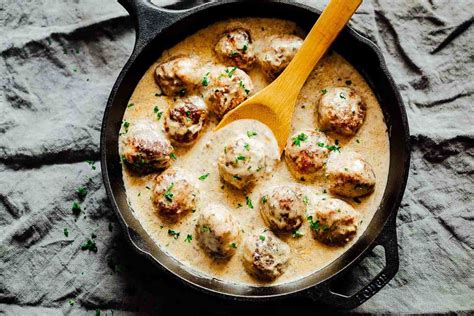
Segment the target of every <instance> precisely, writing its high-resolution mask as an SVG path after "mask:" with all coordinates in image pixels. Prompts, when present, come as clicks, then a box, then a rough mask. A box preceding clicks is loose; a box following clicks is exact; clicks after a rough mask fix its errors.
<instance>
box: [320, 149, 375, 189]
mask: <svg viewBox="0 0 474 316" xmlns="http://www.w3.org/2000/svg"><path fill="white" fill-rule="evenodd" d="M326 172H327V176H328V181H329V192H331V193H332V194H338V195H342V196H346V197H359V196H364V195H367V194H370V193H372V192H373V191H374V188H375V174H374V171H373V169H372V166H371V165H370V164H369V163H368V162H367V161H365V159H364V157H362V156H361V155H360V154H358V153H356V152H353V151H347V152H342V153H341V154H336V153H335V154H333V155H331V157H330V158H329V159H328V163H327V168H326Z"/></svg>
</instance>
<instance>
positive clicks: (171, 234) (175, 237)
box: [168, 229, 180, 240]
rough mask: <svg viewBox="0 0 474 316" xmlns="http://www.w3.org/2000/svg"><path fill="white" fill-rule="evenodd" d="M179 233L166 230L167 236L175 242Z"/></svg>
mask: <svg viewBox="0 0 474 316" xmlns="http://www.w3.org/2000/svg"><path fill="white" fill-rule="evenodd" d="M179 234H180V233H179V232H177V231H175V230H172V229H168V235H169V236H171V237H173V238H174V239H175V240H177V239H178V238H179Z"/></svg>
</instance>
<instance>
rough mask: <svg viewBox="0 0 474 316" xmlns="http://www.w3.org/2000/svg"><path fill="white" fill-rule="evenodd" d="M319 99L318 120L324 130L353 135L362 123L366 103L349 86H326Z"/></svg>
mask: <svg viewBox="0 0 474 316" xmlns="http://www.w3.org/2000/svg"><path fill="white" fill-rule="evenodd" d="M323 92H325V93H324V95H323V96H322V97H321V100H320V101H319V107H318V122H319V127H320V128H321V129H322V130H324V131H326V130H327V131H333V132H335V133H337V134H341V135H344V136H353V135H355V134H356V133H357V131H358V130H359V128H360V127H361V126H362V124H363V123H364V118H365V112H366V109H367V107H366V105H365V103H364V102H363V101H362V98H361V97H360V96H359V95H358V94H357V93H355V91H354V90H352V89H351V88H346V87H340V88H326V89H323Z"/></svg>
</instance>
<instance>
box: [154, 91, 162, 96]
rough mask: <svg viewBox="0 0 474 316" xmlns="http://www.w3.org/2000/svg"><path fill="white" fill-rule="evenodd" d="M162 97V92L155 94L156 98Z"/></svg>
mask: <svg viewBox="0 0 474 316" xmlns="http://www.w3.org/2000/svg"><path fill="white" fill-rule="evenodd" d="M162 95H163V93H162V92H160V93H155V97H161V96H162Z"/></svg>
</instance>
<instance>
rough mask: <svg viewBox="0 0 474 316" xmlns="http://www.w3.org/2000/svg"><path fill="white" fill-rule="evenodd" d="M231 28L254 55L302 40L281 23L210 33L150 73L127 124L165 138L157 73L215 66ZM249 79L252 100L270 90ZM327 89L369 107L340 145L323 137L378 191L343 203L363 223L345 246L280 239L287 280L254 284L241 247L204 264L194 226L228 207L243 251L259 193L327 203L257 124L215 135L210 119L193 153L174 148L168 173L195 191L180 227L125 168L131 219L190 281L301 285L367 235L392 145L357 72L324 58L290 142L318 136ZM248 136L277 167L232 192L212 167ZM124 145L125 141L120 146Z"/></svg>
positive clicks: (145, 183)
mask: <svg viewBox="0 0 474 316" xmlns="http://www.w3.org/2000/svg"><path fill="white" fill-rule="evenodd" d="M236 26H239V27H245V28H246V29H248V30H250V33H251V37H252V40H253V43H254V45H255V49H256V50H258V49H259V47H258V45H259V44H260V43H262V40H263V39H265V38H268V37H269V36H271V35H275V34H299V35H302V32H301V31H300V30H299V28H298V27H297V26H296V25H295V24H294V23H293V22H289V21H284V20H279V19H262V18H242V19H234V20H228V21H222V22H218V23H215V24H213V25H210V26H208V27H207V28H205V29H202V30H200V31H198V32H197V33H195V34H193V35H191V36H189V37H188V38H186V39H184V40H183V41H181V42H180V43H178V44H177V45H176V46H174V47H172V48H170V49H168V50H166V51H165V52H164V53H163V54H162V56H161V57H160V58H159V59H158V60H157V61H156V63H155V64H153V65H152V66H151V67H150V68H149V69H148V70H147V72H146V73H145V74H144V76H143V78H142V79H141V80H140V82H139V84H138V85H137V87H136V89H135V91H134V92H133V94H132V97H131V98H130V101H129V104H133V106H129V107H128V108H127V110H126V112H125V115H124V118H123V119H124V121H126V122H128V124H129V125H130V126H131V125H133V124H134V122H136V121H137V120H139V119H143V118H148V119H150V120H154V121H155V122H157V123H158V125H159V126H160V128H161V131H159V132H162V133H165V132H164V128H163V118H161V113H166V110H167V108H168V107H169V105H170V104H171V103H172V102H173V101H174V100H173V97H167V96H164V95H161V93H160V90H159V87H158V86H157V84H156V83H155V80H154V76H153V72H154V69H155V67H156V66H157V65H158V64H159V63H160V62H162V61H164V60H166V59H168V58H170V57H171V56H175V55H179V54H185V55H186V54H188V55H193V56H195V57H198V58H199V59H200V60H202V62H203V64H205V63H214V64H220V61H219V60H218V58H217V57H216V56H215V53H214V51H213V48H214V46H215V44H216V42H217V41H218V40H219V38H220V36H221V35H222V33H224V32H225V31H226V30H229V29H232V28H235V27H236ZM260 45H261V44H260ZM157 57H158V56H157ZM247 73H248V74H249V76H250V77H251V79H252V81H253V84H254V90H253V93H255V92H256V91H258V90H260V89H262V88H264V87H265V86H266V85H268V83H269V82H268V81H267V79H266V77H265V76H264V75H263V74H262V71H261V70H260V68H259V67H258V66H256V67H254V68H253V69H252V70H250V71H248V72H247ZM331 86H338V87H350V88H352V89H353V90H354V91H355V92H357V93H358V94H359V95H360V96H361V97H362V98H363V100H364V101H365V103H366V105H367V112H366V116H365V121H364V124H363V125H362V127H361V128H360V129H359V131H358V132H357V134H356V135H355V136H353V137H346V138H344V137H341V136H338V135H335V134H332V133H327V135H328V137H331V138H332V139H333V140H335V139H337V140H338V143H339V146H340V147H341V149H340V150H341V152H342V151H345V150H353V151H355V152H358V153H360V154H362V155H363V156H364V157H365V160H366V161H367V162H368V163H369V164H370V165H371V166H372V168H373V171H374V173H375V176H376V185H375V190H374V192H373V193H372V194H370V195H368V196H365V197H361V198H355V199H348V198H341V199H343V200H345V201H346V202H348V203H349V204H351V205H352V206H353V207H354V208H355V210H356V211H357V212H358V213H359V214H360V219H361V222H360V223H359V228H358V232H357V236H356V237H355V238H354V239H353V240H352V241H351V242H348V243H347V244H346V245H344V246H327V245H324V244H323V243H321V242H319V241H316V240H315V239H313V237H312V235H311V232H310V226H309V223H308V221H306V220H305V222H304V223H303V225H302V226H301V227H300V228H299V230H298V232H299V234H298V236H294V235H293V236H292V235H291V234H289V235H287V236H279V237H280V238H281V239H282V240H284V241H285V242H286V243H287V244H288V245H289V246H290V248H291V256H290V261H289V265H288V267H287V269H286V271H285V273H283V274H282V275H281V276H280V277H279V278H277V279H276V280H274V281H273V282H271V283H269V282H262V281H259V280H258V279H255V278H253V277H252V276H250V275H249V274H247V273H246V271H245V270H244V268H243V266H242V259H241V253H240V252H241V249H240V247H239V246H240V244H237V245H236V246H237V250H236V253H235V255H234V256H232V257H231V258H230V260H228V261H219V260H213V259H212V258H211V257H210V256H208V255H207V254H206V253H205V252H204V251H203V250H202V249H201V247H200V246H199V244H198V242H197V241H196V237H195V225H196V222H197V218H198V216H199V212H200V209H202V208H205V207H206V206H207V205H209V204H211V203H214V202H218V203H221V204H223V205H225V206H226V207H227V208H228V209H229V211H230V212H231V213H232V214H233V215H234V216H235V218H236V219H237V221H238V223H239V225H240V229H241V234H240V235H241V241H240V243H243V240H244V239H245V237H246V236H247V235H248V234H250V233H251V232H253V231H254V230H256V229H262V231H263V230H264V229H266V226H265V223H264V221H263V219H262V218H261V215H260V212H259V199H260V192H261V191H262V190H263V189H265V188H268V187H269V186H274V185H277V184H285V183H298V184H299V185H301V186H302V187H303V190H304V191H305V192H307V193H308V195H307V196H308V200H307V202H308V203H307V204H308V207H307V211H308V212H309V211H311V210H312V208H314V204H315V203H316V202H317V200H319V199H325V198H328V197H329V196H330V195H329V194H328V193H327V180H326V178H324V177H321V178H318V179H316V180H315V181H308V180H306V181H302V180H301V179H295V178H294V177H293V176H292V174H291V173H290V171H289V170H288V166H287V164H286V162H285V159H284V158H283V156H282V157H281V159H280V157H279V154H278V149H277V145H276V140H275V139H274V137H273V135H272V133H271V131H270V130H269V129H268V128H267V127H266V126H265V125H263V124H261V123H259V122H257V121H252V120H242V121H238V122H235V123H233V124H231V125H229V126H227V127H226V128H224V129H223V130H221V131H219V132H216V133H215V132H213V128H214V126H216V124H217V122H218V118H217V117H216V116H215V115H213V114H210V116H209V119H208V122H207V123H206V125H205V127H204V128H203V130H202V133H201V135H200V136H199V138H198V139H197V141H196V142H195V143H194V144H193V145H191V146H188V147H178V146H175V154H176V159H175V160H173V161H172V167H179V168H182V169H183V170H184V171H185V172H186V174H187V175H188V178H189V180H190V181H191V182H192V183H193V184H194V185H195V186H196V187H197V189H198V191H199V195H198V204H197V208H196V211H195V212H193V213H190V214H188V215H186V216H184V217H183V218H181V219H180V220H179V222H177V223H175V224H169V223H168V222H165V221H163V220H162V218H161V217H160V216H159V215H158V214H157V212H156V211H155V209H154V207H153V204H152V201H151V190H150V188H152V187H153V177H155V176H156V174H149V175H145V176H139V175H136V174H134V173H133V172H130V171H129V170H128V169H127V168H126V167H125V166H123V180H124V183H125V188H126V192H127V197H128V201H129V205H130V207H131V208H132V209H133V210H134V214H135V216H136V218H137V219H138V220H139V221H140V223H141V225H142V226H143V227H144V229H145V230H146V231H147V233H148V234H149V235H150V236H151V237H152V239H153V240H154V241H155V242H156V243H157V244H158V245H159V247H160V248H161V249H162V250H163V251H165V252H166V253H168V254H169V255H170V256H172V257H174V258H175V259H176V260H177V261H179V262H181V263H182V264H184V266H186V267H187V268H188V269H190V270H192V271H195V273H200V274H204V275H208V276H209V277H213V278H217V279H221V280H224V281H228V282H235V283H242V284H251V285H256V284H257V285H268V284H272V285H273V284H280V283H285V282H289V281H293V280H295V279H299V278H302V277H305V276H307V275H309V274H311V273H313V272H315V271H317V270H319V269H321V268H323V267H324V266H326V265H328V264H329V263H331V262H332V261H333V260H335V259H336V258H337V257H338V256H340V255H341V254H342V253H343V252H344V251H346V250H347V249H348V248H349V247H350V246H351V245H352V244H353V243H354V242H355V241H356V240H357V238H358V236H360V235H361V234H362V233H363V232H364V230H365V229H366V227H367V225H368V224H369V222H370V220H371V218H372V216H373V214H374V213H375V211H376V210H377V208H378V206H379V204H380V202H381V199H382V195H383V193H384V190H385V186H386V181H387V176H388V167H389V159H390V158H389V139H388V134H387V127H386V124H385V122H384V117H383V113H382V110H381V108H380V106H379V104H378V101H377V99H376V97H375V96H374V93H373V92H372V91H371V89H370V88H369V85H368V84H367V83H366V82H365V81H364V79H363V78H362V76H361V75H360V74H359V73H358V72H357V71H356V70H355V69H354V67H352V66H351V65H350V64H349V63H348V62H347V61H346V60H345V59H344V58H342V57H341V56H340V55H338V54H336V53H334V52H329V53H328V54H326V56H325V57H324V58H323V59H322V60H321V61H320V62H319V63H318V65H317V66H316V67H315V69H314V70H313V72H312V73H311V75H310V76H309V78H308V80H307V81H306V83H305V85H304V87H303V89H302V90H301V93H300V95H299V98H298V101H297V105H296V108H295V113H294V117H293V122H292V131H291V134H293V133H295V132H298V131H300V130H303V129H317V128H318V122H317V119H316V114H315V113H316V112H317V111H316V107H317V105H318V102H319V100H320V98H321V96H322V94H323V93H324V91H323V89H324V88H325V87H331ZM177 98H179V97H177ZM122 132H123V128H122ZM247 132H250V133H249V135H252V136H250V137H254V138H256V139H259V140H261V141H263V142H264V143H265V144H266V146H265V147H266V149H265V150H268V155H270V156H271V157H273V158H275V161H276V166H275V169H274V170H273V172H271V173H270V174H269V175H267V176H266V177H265V178H263V179H261V180H260V181H259V182H258V183H257V184H256V185H255V186H254V187H253V188H252V189H249V190H248V191H246V190H245V189H243V190H237V189H235V188H232V187H230V186H229V185H227V184H225V183H224V182H223V181H222V179H221V177H220V176H219V172H218V168H217V161H218V158H219V155H220V154H221V153H222V150H223V147H224V144H225V143H226V142H227V141H228V140H229V139H231V138H232V137H234V136H236V135H238V134H244V135H247ZM123 137H124V135H123V134H122V135H121V136H120V138H121V139H122V138H123ZM164 137H166V136H164ZM246 137H248V136H246ZM206 176H207V177H206ZM310 193H311V194H310ZM170 230H171V231H172V233H171V234H170ZM178 233H179V235H178ZM192 237H194V239H192Z"/></svg>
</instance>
